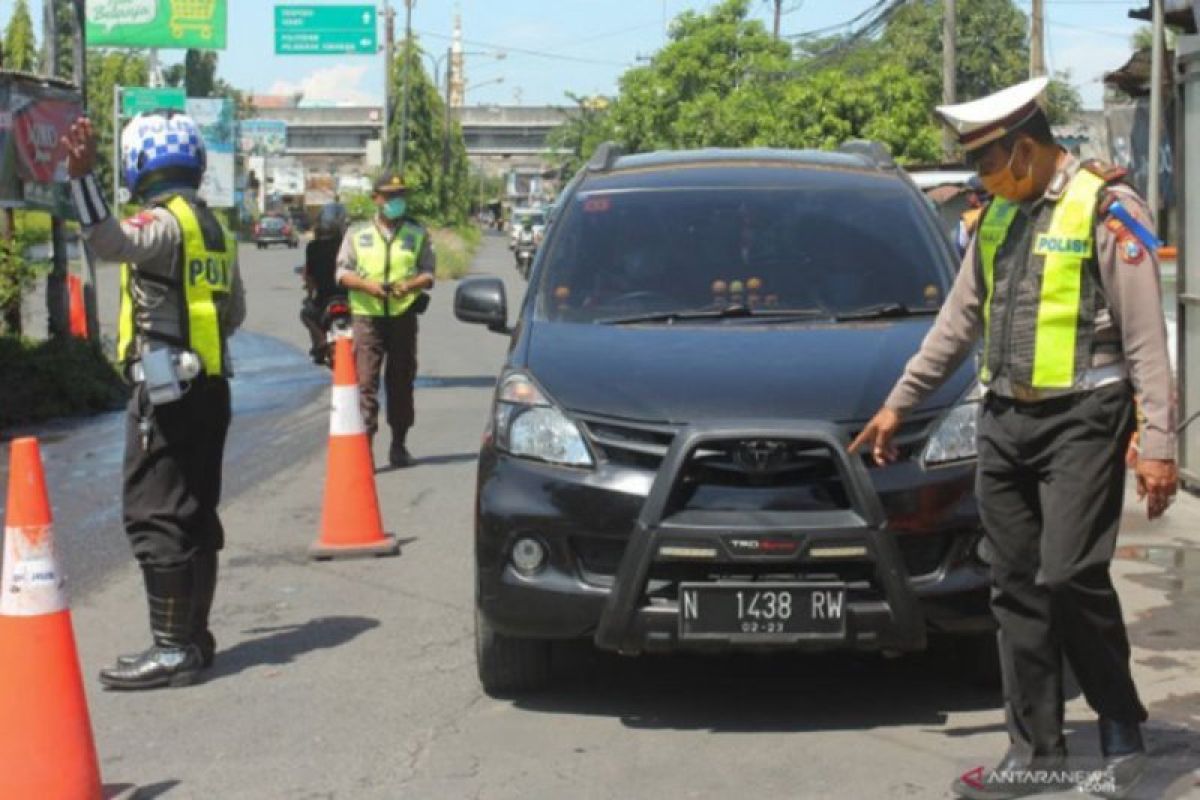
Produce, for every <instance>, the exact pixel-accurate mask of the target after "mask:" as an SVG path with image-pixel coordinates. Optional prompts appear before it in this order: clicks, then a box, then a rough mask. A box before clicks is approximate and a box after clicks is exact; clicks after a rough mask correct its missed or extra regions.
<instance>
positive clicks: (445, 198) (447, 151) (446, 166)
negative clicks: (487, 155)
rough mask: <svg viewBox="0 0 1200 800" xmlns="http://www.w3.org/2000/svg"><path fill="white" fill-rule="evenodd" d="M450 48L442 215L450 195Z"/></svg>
mask: <svg viewBox="0 0 1200 800" xmlns="http://www.w3.org/2000/svg"><path fill="white" fill-rule="evenodd" d="M451 55H452V48H449V47H448V48H446V55H445V59H446V69H445V75H446V100H445V106H446V118H445V119H444V120H443V121H442V183H441V186H442V205H441V208H442V214H443V216H444V215H445V214H446V212H447V211H448V210H449V209H448V208H447V206H448V205H449V202H450V195H449V192H448V191H447V189H448V188H449V187H448V184H449V181H450V65H451V63H452V61H451Z"/></svg>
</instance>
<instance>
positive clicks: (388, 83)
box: [379, 0, 396, 169]
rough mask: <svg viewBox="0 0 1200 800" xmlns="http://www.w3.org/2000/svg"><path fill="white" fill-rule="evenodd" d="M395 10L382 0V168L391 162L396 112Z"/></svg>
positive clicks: (380, 138) (380, 140)
mask: <svg viewBox="0 0 1200 800" xmlns="http://www.w3.org/2000/svg"><path fill="white" fill-rule="evenodd" d="M395 45H396V12H395V11H394V10H393V9H392V3H391V0H383V133H381V134H380V135H379V150H380V152H381V153H382V155H383V166H384V168H388V169H390V168H391V166H392V163H393V158H392V148H391V144H390V140H389V137H388V133H389V132H388V128H390V127H391V125H392V117H393V116H394V115H395V113H396V64H395V59H396V53H395V49H394V48H395Z"/></svg>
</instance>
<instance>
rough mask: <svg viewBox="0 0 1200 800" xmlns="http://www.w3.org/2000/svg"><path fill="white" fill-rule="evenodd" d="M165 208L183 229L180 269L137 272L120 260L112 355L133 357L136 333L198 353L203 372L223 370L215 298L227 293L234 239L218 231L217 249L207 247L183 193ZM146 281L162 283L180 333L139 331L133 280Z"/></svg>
mask: <svg viewBox="0 0 1200 800" xmlns="http://www.w3.org/2000/svg"><path fill="white" fill-rule="evenodd" d="M165 207H166V209H167V210H168V211H170V212H171V215H172V216H174V217H175V219H176V221H177V222H178V223H179V229H180V231H181V232H182V234H183V241H182V247H181V251H182V252H181V253H180V258H179V264H180V274H179V275H178V276H176V277H166V276H158V275H150V274H149V273H139V272H138V269H137V266H136V265H134V264H122V265H121V312H120V321H119V330H118V339H117V357H118V359H119V360H120V361H122V362H126V361H130V360H132V359H133V358H135V357H136V352H135V351H134V341H135V339H136V337H137V335H138V334H141V335H142V336H144V337H146V338H150V339H158V340H161V341H163V342H165V343H167V344H171V345H174V346H176V347H182V348H186V349H188V350H191V351H193V352H195V353H196V354H197V355H198V356H200V361H201V363H202V364H203V366H204V372H205V374H207V375H222V374H224V373H225V354H224V336H223V335H222V333H221V318H220V310H219V308H218V304H217V300H218V298H219V296H220V295H222V294H228V293H229V291H230V286H231V285H232V282H233V260H234V256H235V254H236V253H237V243H236V242H235V241H234V239H233V237H232V236H230V235H229V233H228V232H227V231H224V230H222V242H221V243H220V246H221V247H222V249H215V248H210V247H209V243H206V242H205V240H204V231H203V230H202V228H201V227H200V221H199V220H198V219H197V218H196V211H195V209H193V208H192V206H191V205H190V204H189V203H188V202H187V201H186V200H184V199H183V198H182V197H179V196H176V197H173V198H171V199H170V200H169V201H168V202H167V204H166V206H165ZM135 276H136V277H137V278H138V279H139V280H149V281H151V282H154V283H158V284H161V285H163V286H164V287H166V288H167V289H168V290H169V291H170V292H171V293H173V294H174V295H175V296H176V297H177V298H178V300H177V302H178V303H179V321H180V322H179V329H180V331H181V332H182V336H180V337H178V338H177V337H174V336H168V335H165V334H163V333H162V332H160V331H153V330H138V328H137V320H136V316H135V313H136V309H135V301H134V297H133V285H132V280H133V278H134V277H135Z"/></svg>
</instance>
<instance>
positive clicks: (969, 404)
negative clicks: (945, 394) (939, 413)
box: [921, 384, 982, 467]
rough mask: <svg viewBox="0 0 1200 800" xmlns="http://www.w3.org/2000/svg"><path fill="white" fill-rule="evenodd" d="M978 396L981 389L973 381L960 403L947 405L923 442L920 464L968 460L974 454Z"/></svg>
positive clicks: (977, 423) (931, 464) (932, 464)
mask: <svg viewBox="0 0 1200 800" xmlns="http://www.w3.org/2000/svg"><path fill="white" fill-rule="evenodd" d="M981 400H982V390H981V388H980V386H979V385H978V384H976V385H975V388H973V389H972V390H971V391H970V392H968V393H967V396H966V397H965V398H964V399H963V401H962V402H961V403H959V404H958V405H956V406H955V407H954V408H952V409H950V411H949V412H948V413H947V414H946V415H945V416H943V417H942V418H941V420H939V421H938V424H937V427H936V428H934V430H933V435H932V436H930V437H929V441H928V442H926V443H925V450H924V451H923V452H922V453H921V464H922V465H923V466H926V467H939V466H942V465H944V464H953V463H955V462H960V461H970V460H971V459H973V458H975V457H976V455H977V453H978V449H977V444H976V437H977V436H978V434H979V407H980V404H981Z"/></svg>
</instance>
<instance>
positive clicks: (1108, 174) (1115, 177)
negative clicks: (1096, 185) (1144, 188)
mask: <svg viewBox="0 0 1200 800" xmlns="http://www.w3.org/2000/svg"><path fill="white" fill-rule="evenodd" d="M1081 166H1082V167H1083V169H1086V170H1087V171H1088V172H1090V173H1092V174H1093V175H1095V176H1096V177H1097V178H1099V179H1100V180H1102V181H1104V182H1105V183H1119V182H1120V181H1123V180H1125V176H1126V175H1128V174H1129V170H1127V169H1125V168H1124V167H1118V166H1117V165H1116V164H1106V163H1105V162H1103V161H1101V160H1099V159H1096V158H1093V159H1089V160H1087V161H1085V162H1083V164H1082V165H1081Z"/></svg>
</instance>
